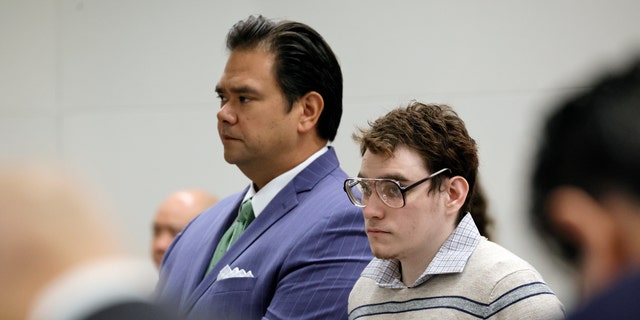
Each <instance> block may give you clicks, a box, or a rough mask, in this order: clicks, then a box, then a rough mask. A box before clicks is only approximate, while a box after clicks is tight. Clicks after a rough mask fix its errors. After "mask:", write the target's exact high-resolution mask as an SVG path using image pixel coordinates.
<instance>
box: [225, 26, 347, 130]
mask: <svg viewBox="0 0 640 320" xmlns="http://www.w3.org/2000/svg"><path fill="white" fill-rule="evenodd" d="M260 47H262V48H264V49H265V50H267V51H268V52H271V53H273V54H274V55H275V67H274V69H275V70H274V72H275V77H276V81H277V82H278V84H279V86H280V88H281V89H282V92H283V94H284V95H285V97H286V98H287V101H288V102H289V111H290V109H291V107H292V105H293V103H294V102H295V101H296V100H297V99H299V98H300V97H302V96H304V95H305V94H307V93H309V92H311V91H315V92H317V93H319V94H320V95H321V96H322V99H323V100H324V110H322V113H321V115H320V118H319V120H318V127H317V130H318V135H319V136H320V137H321V138H323V139H326V140H328V141H333V140H334V139H335V136H336V133H337V131H338V126H339V125H340V118H341V117H342V71H341V69H340V64H339V63H338V60H337V58H336V56H335V55H334V53H333V51H332V50H331V48H330V47H329V45H328V44H327V43H326V42H325V40H324V39H323V38H322V36H320V34H319V33H318V32H316V31H315V30H314V29H312V28H311V27H309V26H308V25H306V24H303V23H300V22H294V21H280V22H274V21H271V20H269V19H267V18H265V17H263V16H261V15H260V16H257V17H255V16H250V17H249V18H247V19H246V20H243V21H239V22H238V23H236V24H235V25H234V26H233V27H232V28H231V30H230V31H229V33H228V34H227V48H228V49H229V50H231V51H233V50H252V49H256V48H260Z"/></svg>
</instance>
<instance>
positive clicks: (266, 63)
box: [216, 49, 298, 178]
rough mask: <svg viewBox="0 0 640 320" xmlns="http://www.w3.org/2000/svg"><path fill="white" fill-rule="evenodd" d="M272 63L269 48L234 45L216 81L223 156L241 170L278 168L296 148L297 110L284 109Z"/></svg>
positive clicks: (285, 104)
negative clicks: (289, 111) (241, 47)
mask: <svg viewBox="0 0 640 320" xmlns="http://www.w3.org/2000/svg"><path fill="white" fill-rule="evenodd" d="M273 68H274V55H273V54H271V53H268V52H266V51H264V50H261V49H249V50H239V51H238V50H235V51H232V52H231V55H230V56H229V59H228V61H227V64H226V67H225V69H224V73H223V74H222V77H221V78H220V81H219V82H218V85H217V86H216V91H217V93H218V95H219V96H220V111H218V133H219V134H220V139H221V140H222V144H223V145H224V158H225V160H226V161H227V162H229V163H231V164H235V165H237V166H238V167H239V168H240V169H241V170H242V171H243V172H245V173H246V172H247V170H249V171H265V170H272V169H280V168H278V166H279V165H281V163H282V162H286V159H287V157H288V155H289V154H290V153H291V152H292V150H295V147H296V145H295V142H296V136H297V131H296V130H297V125H298V123H297V118H296V113H295V112H291V113H287V109H288V105H289V104H288V102H287V100H286V98H285V96H284V94H283V93H282V90H281V89H280V87H279V85H278V83H277V82H276V78H275V75H274V71H273ZM287 169H288V168H287ZM277 174H279V172H278V173H277ZM277 174H276V175H277ZM250 178H251V177H250Z"/></svg>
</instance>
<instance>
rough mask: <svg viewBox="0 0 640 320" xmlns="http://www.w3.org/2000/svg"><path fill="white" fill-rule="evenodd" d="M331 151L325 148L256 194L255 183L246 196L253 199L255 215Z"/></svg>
mask: <svg viewBox="0 0 640 320" xmlns="http://www.w3.org/2000/svg"><path fill="white" fill-rule="evenodd" d="M328 150H329V147H328V146H325V147H323V148H322V149H320V150H318V151H317V152H316V153H314V154H312V155H311V156H310V157H309V158H307V160H305V161H303V162H301V163H300V164H299V165H297V166H295V167H294V168H293V169H291V170H289V171H287V172H285V173H283V174H281V175H279V176H277V177H275V178H274V179H273V180H271V181H269V183H267V184H266V185H265V186H264V187H262V189H260V190H258V192H256V190H255V188H254V187H253V183H251V186H250V187H249V190H247V193H246V194H245V195H244V199H242V201H243V202H244V200H246V199H249V198H252V197H253V199H251V207H252V208H253V214H254V215H255V216H256V218H257V217H258V215H260V213H261V212H262V210H264V208H265V207H266V206H267V205H268V204H269V202H271V200H273V198H275V196H276V195H277V194H278V192H280V190H282V188H284V187H285V186H286V185H287V184H288V183H289V182H290V181H291V180H293V178H295V176H296V175H298V173H300V172H301V171H302V170H304V168H306V167H307V166H308V165H310V164H311V163H312V162H313V161H314V160H316V159H318V158H319V157H320V156H321V155H323V154H324V153H325V152H327V151H328Z"/></svg>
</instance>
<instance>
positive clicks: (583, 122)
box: [530, 60, 640, 320]
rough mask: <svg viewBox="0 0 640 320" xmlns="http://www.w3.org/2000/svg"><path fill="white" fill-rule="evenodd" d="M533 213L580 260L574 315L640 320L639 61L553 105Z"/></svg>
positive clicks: (567, 256) (570, 258)
mask: <svg viewBox="0 0 640 320" xmlns="http://www.w3.org/2000/svg"><path fill="white" fill-rule="evenodd" d="M530 213H531V217H532V219H533V223H534V225H535V226H536V227H537V230H538V231H539V232H540V234H541V235H542V237H543V238H544V239H545V240H547V243H548V244H549V245H550V247H551V248H552V250H553V251H554V252H555V253H557V254H558V255H559V256H561V257H563V258H564V261H566V262H569V263H570V265H573V266H575V267H577V270H578V274H579V279H580V281H579V282H580V285H579V289H580V293H579V297H580V298H579V300H580V305H579V306H578V307H577V308H576V309H577V311H576V313H575V314H573V315H572V316H570V318H571V319H617V320H619V319H640V304H639V303H638V297H640V60H636V61H635V63H633V64H631V65H630V66H628V67H627V68H626V69H624V70H621V71H618V72H617V73H614V72H610V73H607V74H604V75H602V76H601V78H599V79H597V80H595V81H594V82H593V83H592V84H591V85H590V86H589V89H587V90H585V91H582V92H580V93H577V94H575V95H573V96H572V97H569V98H567V99H566V100H564V101H562V103H560V104H559V105H558V106H557V107H556V108H555V109H553V112H552V114H550V116H549V117H548V118H547V119H546V122H545V124H544V129H543V131H542V134H541V140H540V142H539V147H538V149H537V157H536V159H535V163H534V167H533V172H532V208H531V210H530Z"/></svg>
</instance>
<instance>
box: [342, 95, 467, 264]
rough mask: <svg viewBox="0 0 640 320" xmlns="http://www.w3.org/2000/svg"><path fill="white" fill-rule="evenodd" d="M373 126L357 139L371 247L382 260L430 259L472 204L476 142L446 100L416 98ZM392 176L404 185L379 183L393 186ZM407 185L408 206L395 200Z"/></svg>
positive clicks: (406, 203) (376, 121)
mask: <svg viewBox="0 0 640 320" xmlns="http://www.w3.org/2000/svg"><path fill="white" fill-rule="evenodd" d="M369 125H370V128H369V129H361V130H360V131H359V133H357V134H355V135H354V139H355V140H356V141H358V142H359V143H360V147H361V152H362V164H361V166H360V172H359V176H360V177H361V178H365V179H362V180H361V181H362V182H360V183H361V184H363V185H364V186H365V187H364V188H362V190H363V192H362V193H363V199H365V198H366V203H365V204H366V205H365V206H364V207H363V214H364V218H365V227H366V231H367V236H368V238H369V242H370V244H371V249H372V251H373V253H374V255H375V256H376V257H378V258H383V259H398V260H400V261H401V262H403V263H404V262H406V261H409V260H412V259H416V257H419V259H425V258H426V259H431V258H433V257H434V256H435V254H436V253H437V251H438V249H439V248H440V246H441V245H442V244H443V243H444V241H445V240H446V239H447V238H448V237H449V236H450V234H451V232H452V231H453V229H455V227H456V225H457V223H458V222H459V219H460V217H461V216H462V214H463V213H464V212H466V210H467V209H468V206H469V204H468V202H469V194H470V193H469V192H470V190H473V183H474V182H475V177H476V172H477V166H478V160H477V155H476V146H475V142H474V141H473V139H471V138H470V137H469V135H468V134H467V131H466V129H465V126H464V122H462V120H461V119H460V118H459V117H458V116H457V114H456V113H455V112H454V111H453V110H451V108H450V107H448V106H444V105H427V104H422V103H419V102H411V103H410V104H409V106H407V107H406V108H399V109H395V110H393V111H391V112H389V113H388V114H386V115H385V116H383V117H381V118H379V119H377V120H375V121H373V122H370V123H369ZM467 177H468V180H467ZM427 178H428V179H427ZM370 179H376V180H377V181H374V180H370ZM383 179H384V180H383ZM388 180H394V181H395V182H396V183H397V184H398V185H399V186H400V187H401V188H400V189H398V188H394V189H395V191H393V192H388V191H387V190H389V189H388V188H386V187H385V188H381V187H380V186H383V185H386V186H389V187H393V186H392V185H391V184H389V182H388ZM469 181H471V182H469ZM402 188H404V189H405V190H404V191H402V193H404V194H403V195H402V196H403V197H404V205H403V206H398V205H394V204H395V202H390V199H392V198H393V197H400V195H398V194H399V193H400V192H399V190H401V189H402Z"/></svg>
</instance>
